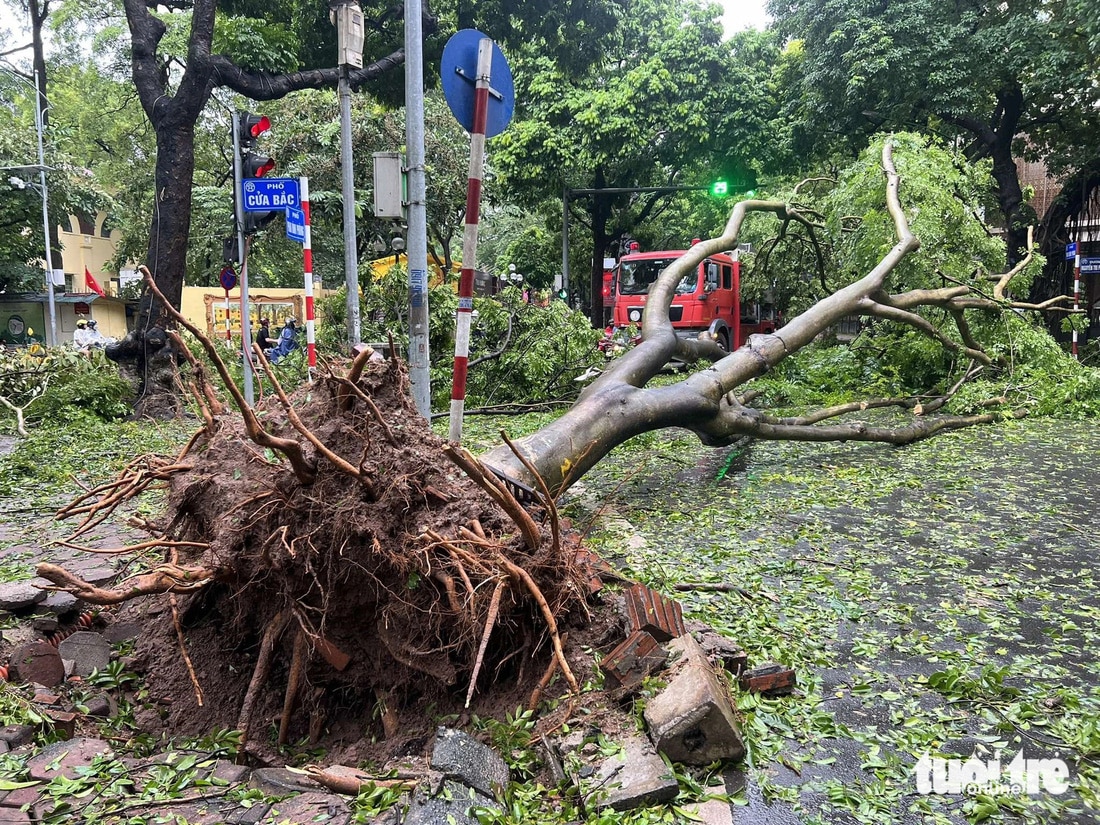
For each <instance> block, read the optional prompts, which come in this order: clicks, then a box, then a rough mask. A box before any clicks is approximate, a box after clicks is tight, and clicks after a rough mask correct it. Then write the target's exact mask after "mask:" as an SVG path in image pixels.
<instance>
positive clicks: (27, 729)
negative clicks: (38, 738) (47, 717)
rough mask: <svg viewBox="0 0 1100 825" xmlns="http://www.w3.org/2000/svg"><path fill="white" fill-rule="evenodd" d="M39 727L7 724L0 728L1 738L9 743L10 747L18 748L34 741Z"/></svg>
mask: <svg viewBox="0 0 1100 825" xmlns="http://www.w3.org/2000/svg"><path fill="white" fill-rule="evenodd" d="M36 730H37V728H34V727H32V726H31V725H5V726H4V727H2V728H0V740H2V741H4V742H6V743H7V745H8V748H9V749H10V748H18V747H21V746H22V745H27V744H29V743H31V742H33V741H34V734H35V732H36Z"/></svg>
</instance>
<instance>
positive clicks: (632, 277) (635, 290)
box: [619, 258, 698, 295]
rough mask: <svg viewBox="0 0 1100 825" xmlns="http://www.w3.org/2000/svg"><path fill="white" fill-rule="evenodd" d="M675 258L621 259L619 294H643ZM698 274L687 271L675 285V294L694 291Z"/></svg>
mask: <svg viewBox="0 0 1100 825" xmlns="http://www.w3.org/2000/svg"><path fill="white" fill-rule="evenodd" d="M675 260H676V259H675V258H650V259H648V260H642V261H623V264H622V266H621V267H620V271H619V294H620V295H645V294H646V293H648V292H649V288H650V287H651V286H653V284H654V283H655V282H656V280H657V278H658V277H660V275H661V273H662V272H664V271H665V270H666V269H667V268H668V265H669V264H671V263H672V262H673V261H675ZM697 281H698V274H697V273H696V272H689V273H688V274H687V275H685V276H684V277H683V278H681V279H680V283H678V284H677V285H676V294H677V295H686V294H688V293H690V292H694V291H695V287H696V283H697Z"/></svg>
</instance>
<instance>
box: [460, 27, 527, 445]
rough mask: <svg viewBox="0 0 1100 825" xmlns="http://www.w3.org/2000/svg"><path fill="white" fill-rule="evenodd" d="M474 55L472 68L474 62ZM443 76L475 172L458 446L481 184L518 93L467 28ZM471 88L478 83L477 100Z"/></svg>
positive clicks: (466, 245) (469, 202)
mask: <svg viewBox="0 0 1100 825" xmlns="http://www.w3.org/2000/svg"><path fill="white" fill-rule="evenodd" d="M475 44H476V46H475ZM475 55H476V58H474V61H473V65H472V66H471V65H470V59H471V58H472V57H474V56H475ZM498 56H499V57H498ZM494 65H499V72H498V77H499V78H500V79H501V80H503V81H504V82H503V83H501V84H500V85H501V87H502V89H503V91H501V90H498V89H494V88H493V87H492V86H491V85H490V82H489V81H490V78H491V77H492V74H493V67H494ZM471 68H472V69H473V71H472V72H471ZM442 72H443V92H444V95H445V96H446V98H447V103H448V105H449V106H450V107H451V111H452V112H453V113H454V115H455V117H456V118H457V119H458V122H459V123H461V124H462V125H463V126H464V127H466V129H467V131H468V132H469V133H470V167H469V168H470V174H469V179H468V181H467V185H466V226H465V230H464V232H463V235H462V270H461V273H460V275H459V280H458V312H457V313H456V317H455V362H454V372H453V377H452V383H451V416H450V430H449V434H448V437H449V439H450V440H451V441H452V442H454V443H455V444H458V443H460V442H461V441H462V414H463V411H464V409H465V405H466V374H467V368H468V366H469V360H470V321H471V316H472V314H473V309H474V265H475V263H476V261H477V239H478V221H479V218H480V213H481V183H482V177H483V175H484V172H485V139H486V138H487V137H493V136H495V135H497V134H500V132H502V131H503V130H504V127H505V126H507V125H508V121H509V120H511V117H512V110H513V106H514V99H515V94H514V90H513V84H512V74H511V71H510V70H509V69H508V62H507V61H506V60H505V59H504V55H503V54H502V53H501V51H500V49H499V48H497V46H496V44H495V43H493V41H492V40H490V39H489V38H488V37H486V36H485V35H483V34H481V32H478V31H476V30H474V29H464V30H463V31H460V32H458V33H456V34H455V35H454V36H453V37H452V38H451V39H450V40H449V41H447V45H446V47H444V49H443V61H442ZM470 84H473V90H472V91H473V94H472V96H471V94H470V92H471V89H470ZM490 98H492V99H493V100H495V101H496V105H493V106H492V107H491V106H490ZM490 112H492V122H491V123H490Z"/></svg>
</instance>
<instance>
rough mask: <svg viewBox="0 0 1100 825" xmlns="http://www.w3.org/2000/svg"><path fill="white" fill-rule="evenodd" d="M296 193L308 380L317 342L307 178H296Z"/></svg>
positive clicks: (311, 371) (314, 360)
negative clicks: (299, 207) (299, 209)
mask: <svg viewBox="0 0 1100 825" xmlns="http://www.w3.org/2000/svg"><path fill="white" fill-rule="evenodd" d="M298 193H299V197H300V198H301V199H302V213H303V214H304V215H305V223H306V229H305V240H304V241H303V242H302V270H303V271H304V272H305V278H306V355H307V359H308V363H309V380H310V381H312V380H313V371H314V370H315V369H316V368H317V342H316V337H315V330H314V318H315V315H314V308H313V238H312V236H311V234H310V228H309V178H306V177H300V178H298Z"/></svg>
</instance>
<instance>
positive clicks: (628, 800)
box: [575, 736, 680, 811]
mask: <svg viewBox="0 0 1100 825" xmlns="http://www.w3.org/2000/svg"><path fill="white" fill-rule="evenodd" d="M582 773H586V771H583V770H582ZM575 781H577V782H578V785H579V787H580V789H581V793H582V794H584V799H585V804H586V805H588V806H591V807H593V808H611V809H613V810H616V811H629V810H632V809H633V808H640V807H643V806H646V805H657V804H659V803H661V802H669V801H670V800H672V799H674V798H675V797H676V794H678V793H679V792H680V786H679V784H678V783H677V781H676V777H674V776H673V775H672V772H671V771H670V770H669V768H668V765H666V764H665V761H664V760H663V759H661V757H660V755H659V754H658V753H657V751H655V750H654V749H653V745H652V744H651V743H650V742H649V741H648V740H647V739H645V738H643V737H641V736H630V738H628V739H627V740H626V741H624V742H623V743H622V750H621V751H620V752H619V753H617V754H615V755H614V756H610V757H608V758H607V759H605V760H604V761H603V762H602V763H601V764H600V766H599V767H598V768H597V769H596V770H595V772H592V773H590V775H588V776H586V777H583V778H581V777H575Z"/></svg>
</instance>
